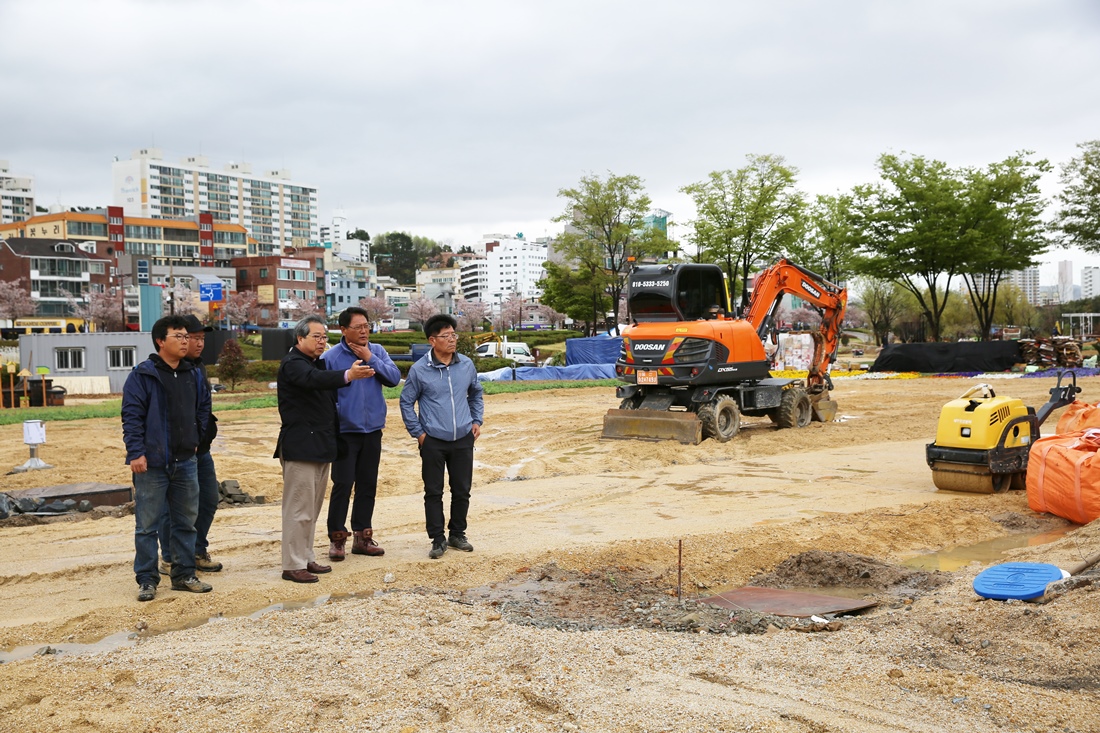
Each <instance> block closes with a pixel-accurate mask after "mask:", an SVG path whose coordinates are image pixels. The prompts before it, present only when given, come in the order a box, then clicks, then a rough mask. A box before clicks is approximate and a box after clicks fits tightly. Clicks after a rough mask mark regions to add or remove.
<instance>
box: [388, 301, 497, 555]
mask: <svg viewBox="0 0 1100 733" xmlns="http://www.w3.org/2000/svg"><path fill="white" fill-rule="evenodd" d="M457 325H458V324H457V323H456V322H455V319H454V318H452V317H451V316H448V315H444V314H439V315H435V316H432V317H431V318H429V319H428V320H427V322H425V324H424V335H425V336H427V337H428V343H429V344H430V345H431V347H432V348H431V350H430V351H429V352H428V353H427V354H425V355H424V356H423V357H422V358H421V359H420V360H419V361H417V362H415V363H414V364H413V365H412V368H410V369H409V376H408V377H406V378H405V386H404V388H402V390H401V400H400V404H401V419H402V420H403V421H404V423H405V429H406V430H408V431H409V435H411V436H412V437H413V438H415V439H416V440H417V442H418V443H419V445H420V461H421V466H420V474H421V477H422V478H423V480H424V518H425V523H426V525H427V530H428V537H429V538H431V541H432V549H431V551H430V552H429V553H428V557H430V558H431V559H433V560H436V559H438V558H441V557H443V553H444V552H446V551H447V547H448V546H450V547H453V548H455V549H456V550H463V551H464V552H472V551H473V549H474V546H473V545H471V544H470V542H469V540H467V539H466V513H467V511H468V510H469V508H470V486H471V484H472V483H473V478H474V441H475V440H477V439H478V437H479V436H480V435H481V424H482V418H483V415H484V412H485V404H484V401H483V398H482V391H481V382H479V381H477V368H476V367H475V366H474V363H473V362H472V361H471V360H470V359H469V358H468V357H465V356H463V355H462V354H459V353H457V348H458V334H457V333H455V327H456V326H457ZM414 405H416V406H417V407H418V410H417V409H414ZM444 469H446V472H447V475H448V476H449V479H450V481H449V483H450V487H451V521H450V522H448V523H447V525H446V529H447V530H449V532H450V537H447V535H446V534H445V533H444V516H443V472H444Z"/></svg>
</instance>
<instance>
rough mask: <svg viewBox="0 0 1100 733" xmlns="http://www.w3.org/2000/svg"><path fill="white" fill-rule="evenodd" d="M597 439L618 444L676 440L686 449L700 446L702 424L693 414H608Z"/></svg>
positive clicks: (643, 412) (634, 412)
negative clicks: (611, 439)
mask: <svg viewBox="0 0 1100 733" xmlns="http://www.w3.org/2000/svg"><path fill="white" fill-rule="evenodd" d="M600 437H601V438H615V439H621V440H639V439H641V440H677V441H679V442H681V443H684V444H686V445H698V444H699V443H701V442H703V423H701V422H699V418H698V417H697V416H696V415H695V413H694V412H666V411H663V410H608V411H607V414H606V415H604V417H603V433H601V435H600Z"/></svg>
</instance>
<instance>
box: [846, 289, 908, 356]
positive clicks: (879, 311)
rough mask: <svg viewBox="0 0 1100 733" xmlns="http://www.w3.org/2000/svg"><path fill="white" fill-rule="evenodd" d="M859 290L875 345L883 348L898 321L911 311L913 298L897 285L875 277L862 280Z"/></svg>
mask: <svg viewBox="0 0 1100 733" xmlns="http://www.w3.org/2000/svg"><path fill="white" fill-rule="evenodd" d="M858 289H859V292H860V304H861V305H862V307H863V312H864V314H865V315H866V316H867V320H868V322H870V324H871V331H872V332H873V333H874V335H875V343H876V344H877V345H879V346H882V345H883V344H885V343H886V338H887V336H888V335H889V334H890V333H891V332H892V331H893V330H894V327H895V326H896V325H897V323H898V320H899V319H900V318H901V317H902V315H903V314H904V313H905V312H906V311H907V310H908V309H909V303H910V301H911V300H912V297H911V296H910V295H909V293H907V292H906V290H905V289H904V288H902V287H901V286H899V285H898V284H897V283H895V282H892V281H890V280H882V279H879V278H873V277H865V278H861V279H860V281H859V283H858Z"/></svg>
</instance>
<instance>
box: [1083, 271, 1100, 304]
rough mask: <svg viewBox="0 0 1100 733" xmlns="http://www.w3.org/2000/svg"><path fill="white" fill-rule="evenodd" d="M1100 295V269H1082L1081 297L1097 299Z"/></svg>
mask: <svg viewBox="0 0 1100 733" xmlns="http://www.w3.org/2000/svg"><path fill="white" fill-rule="evenodd" d="M1098 295H1100V267H1092V266H1087V267H1082V268H1081V297H1082V298H1095V297H1096V296H1098Z"/></svg>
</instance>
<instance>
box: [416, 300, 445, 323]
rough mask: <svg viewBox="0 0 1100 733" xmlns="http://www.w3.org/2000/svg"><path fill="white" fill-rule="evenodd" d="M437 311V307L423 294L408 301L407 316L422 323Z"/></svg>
mask: <svg viewBox="0 0 1100 733" xmlns="http://www.w3.org/2000/svg"><path fill="white" fill-rule="evenodd" d="M438 312H439V308H437V307H436V305H435V303H433V302H432V301H431V300H430V299H428V298H425V297H424V296H420V297H419V298H414V299H412V300H410V301H409V318H410V319H411V320H414V321H416V322H418V323H423V322H424V321H426V320H428V319H429V318H431V317H432V316H434V315H435V314H436V313H438Z"/></svg>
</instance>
